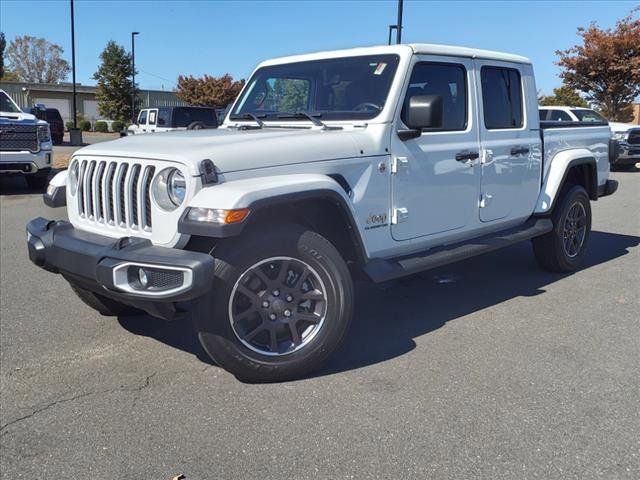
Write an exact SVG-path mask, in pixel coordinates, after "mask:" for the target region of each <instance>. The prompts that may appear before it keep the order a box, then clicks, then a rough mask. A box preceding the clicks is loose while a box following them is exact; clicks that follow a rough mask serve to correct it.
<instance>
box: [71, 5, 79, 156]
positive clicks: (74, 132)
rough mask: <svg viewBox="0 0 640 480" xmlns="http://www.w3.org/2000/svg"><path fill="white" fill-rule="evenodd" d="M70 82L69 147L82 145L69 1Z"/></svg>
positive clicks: (72, 16) (73, 28) (72, 22)
mask: <svg viewBox="0 0 640 480" xmlns="http://www.w3.org/2000/svg"><path fill="white" fill-rule="evenodd" d="M71 82H72V85H73V129H71V130H69V142H70V143H71V145H82V131H81V130H79V129H78V107H77V93H76V28H75V21H74V12H73V0H71Z"/></svg>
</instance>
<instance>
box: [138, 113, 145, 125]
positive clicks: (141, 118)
mask: <svg viewBox="0 0 640 480" xmlns="http://www.w3.org/2000/svg"><path fill="white" fill-rule="evenodd" d="M146 124H147V111H146V110H142V111H141V112H140V115H138V125H146Z"/></svg>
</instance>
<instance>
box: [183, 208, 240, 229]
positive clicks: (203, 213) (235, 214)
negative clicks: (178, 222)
mask: <svg viewBox="0 0 640 480" xmlns="http://www.w3.org/2000/svg"><path fill="white" fill-rule="evenodd" d="M249 213H250V210H249V209H248V208H237V209H233V210H222V209H216V208H201V207H191V208H190V209H189V213H187V218H188V219H189V220H193V221H195V222H209V223H222V224H227V225H229V224H232V223H239V222H242V221H243V220H244V219H245V218H247V217H248V216H249Z"/></svg>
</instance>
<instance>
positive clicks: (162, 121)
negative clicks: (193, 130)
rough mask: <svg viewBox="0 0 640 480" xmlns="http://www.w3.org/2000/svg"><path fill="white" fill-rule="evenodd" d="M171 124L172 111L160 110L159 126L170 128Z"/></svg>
mask: <svg viewBox="0 0 640 480" xmlns="http://www.w3.org/2000/svg"><path fill="white" fill-rule="evenodd" d="M170 123H171V110H169V109H168V108H159V109H158V126H159V127H168V126H169V125H170Z"/></svg>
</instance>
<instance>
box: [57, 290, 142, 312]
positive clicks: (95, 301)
mask: <svg viewBox="0 0 640 480" xmlns="http://www.w3.org/2000/svg"><path fill="white" fill-rule="evenodd" d="M70 285H71V289H72V290H73V291H74V292H75V293H76V295H78V298H80V300H82V301H83V302H84V303H85V304H86V305H88V306H90V307H91V308H93V309H94V310H96V311H97V312H98V313H100V314H101V315H104V316H106V317H117V316H119V315H139V314H141V313H142V311H141V310H138V309H136V308H134V307H131V306H129V305H125V304H124V303H120V302H117V301H116V300H113V299H111V298H108V297H105V296H103V295H100V294H99V293H94V292H91V291H89V290H85V289H84V288H81V287H79V286H77V285H74V284H70Z"/></svg>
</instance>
